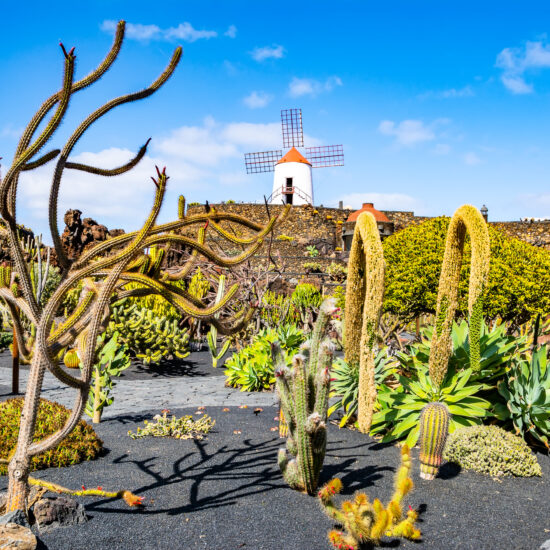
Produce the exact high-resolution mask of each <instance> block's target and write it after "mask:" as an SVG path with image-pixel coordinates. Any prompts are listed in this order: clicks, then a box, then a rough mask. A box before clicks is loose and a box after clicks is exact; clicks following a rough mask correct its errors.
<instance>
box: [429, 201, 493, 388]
mask: <svg viewBox="0 0 550 550" xmlns="http://www.w3.org/2000/svg"><path fill="white" fill-rule="evenodd" d="M466 232H468V233H469V235H470V239H471V243H472V257H471V263H470V281H469V290H468V311H469V314H470V334H469V338H470V365H471V367H472V370H474V371H475V370H478V369H479V359H480V357H479V337H480V333H481V323H482V320H483V318H482V294H483V290H484V288H485V286H486V284H487V279H488V276H489V267H490V255H491V249H490V240H489V230H488V228H487V223H486V222H485V220H484V218H483V216H482V215H481V213H480V212H479V210H478V209H477V208H475V207H474V206H470V205H464V206H461V207H460V208H459V209H458V210H457V211H456V212H455V213H454V214H453V217H452V218H451V222H450V224H449V229H448V231H447V240H446V243H445V254H444V256H443V266H442V268H441V275H440V277H439V290H438V293H437V306H436V314H435V329H434V334H433V336H432V345H431V350H430V359H429V371H430V376H431V378H432V380H433V381H434V382H435V383H436V384H437V385H438V386H439V385H440V384H441V382H443V379H444V378H445V375H446V373H447V368H448V363H449V357H450V354H451V352H452V342H451V329H452V324H453V320H454V317H455V313H456V309H457V306H458V285H459V282H460V270H461V267H462V257H463V253H464V240H465V237H466Z"/></svg>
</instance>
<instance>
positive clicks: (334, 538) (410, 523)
mask: <svg viewBox="0 0 550 550" xmlns="http://www.w3.org/2000/svg"><path fill="white" fill-rule="evenodd" d="M410 469H411V456H410V451H409V448H408V447H407V445H404V446H403V448H402V449H401V466H400V468H399V470H398V471H397V474H396V476H395V482H394V493H393V496H392V499H391V500H390V502H389V503H388V505H387V506H384V505H383V504H382V502H381V501H380V500H378V499H374V501H373V502H372V503H371V502H370V501H369V498H368V496H367V495H366V494H365V493H357V494H356V495H355V498H354V500H353V501H351V500H346V501H344V502H343V503H342V506H341V508H340V509H338V508H336V506H335V504H334V502H333V500H332V499H333V497H334V495H335V494H337V493H339V492H340V491H341V490H342V482H341V481H340V480H339V479H338V478H336V479H333V480H331V481H329V482H328V483H327V484H326V485H325V486H324V487H323V488H322V489H321V490H320V491H319V501H320V502H321V506H322V507H323V510H324V511H325V513H326V514H327V515H328V516H329V517H331V518H333V519H334V520H335V521H336V522H337V523H339V524H340V525H341V526H342V527H343V530H332V531H330V532H329V534H328V538H329V541H330V543H331V544H332V546H334V548H337V549H338V550H359V549H360V548H361V547H362V545H365V546H366V545H368V546H369V547H372V546H375V545H378V544H379V543H380V539H381V538H382V536H387V537H402V538H406V539H410V540H418V539H420V536H421V534H420V531H419V530H418V529H417V528H416V527H415V522H416V520H417V518H418V513H417V512H416V511H415V510H413V509H412V508H411V507H410V506H409V510H408V512H407V514H406V516H405V518H404V519H403V509H402V504H401V503H402V501H403V498H404V497H405V496H406V495H407V494H408V493H409V492H410V491H411V490H412V488H413V482H412V479H411V478H410V477H409V473H410Z"/></svg>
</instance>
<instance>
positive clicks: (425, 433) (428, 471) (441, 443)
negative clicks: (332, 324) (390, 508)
mask: <svg viewBox="0 0 550 550" xmlns="http://www.w3.org/2000/svg"><path fill="white" fill-rule="evenodd" d="M450 419H451V413H450V412H449V409H448V408H447V405H445V404H444V403H440V402H439V401H436V402H434V403H428V404H427V405H426V406H425V407H424V408H423V409H422V412H421V413H420V436H419V439H418V440H419V443H420V477H421V478H422V479H434V478H435V476H436V475H437V471H438V470H439V466H440V465H441V461H442V459H443V449H444V448H445V442H446V441H447V436H448V435H449V421H450Z"/></svg>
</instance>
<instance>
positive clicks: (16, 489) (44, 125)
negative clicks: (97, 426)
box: [0, 21, 290, 511]
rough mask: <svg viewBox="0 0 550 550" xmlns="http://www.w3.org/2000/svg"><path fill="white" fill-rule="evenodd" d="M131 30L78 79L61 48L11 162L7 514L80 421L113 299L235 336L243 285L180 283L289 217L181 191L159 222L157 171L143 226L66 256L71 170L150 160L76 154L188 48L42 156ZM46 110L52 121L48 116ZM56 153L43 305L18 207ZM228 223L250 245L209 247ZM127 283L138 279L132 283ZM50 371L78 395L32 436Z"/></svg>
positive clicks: (227, 260)
mask: <svg viewBox="0 0 550 550" xmlns="http://www.w3.org/2000/svg"><path fill="white" fill-rule="evenodd" d="M124 27H125V24H124V22H123V21H121V22H119V24H118V25H117V29H116V33H115V39H114V44H113V46H112V48H111V50H110V51H109V53H108V54H107V56H106V57H105V59H104V61H103V62H102V63H100V64H99V66H98V67H97V68H96V69H95V70H94V71H92V72H91V73H90V74H89V75H88V76H86V77H84V78H83V79H81V80H78V81H75V80H74V67H75V53H74V48H73V49H71V50H70V51H67V50H66V49H65V48H64V47H63V46H62V51H63V56H64V76H63V84H62V88H61V90H59V91H55V93H54V94H53V95H52V96H51V97H50V98H49V99H47V100H46V101H45V102H44V103H43V105H42V106H41V107H40V109H39V110H38V111H37V113H36V114H35V115H34V117H33V118H32V119H31V121H30V122H29V124H28V126H27V128H26V129H25V131H24V132H23V135H22V137H21V139H20V141H19V144H18V146H17V148H16V151H15V157H14V160H13V162H12V164H11V166H10V168H9V169H8V171H7V172H6V175H5V177H4V178H3V179H2V181H1V182H0V214H1V216H2V219H3V226H2V227H0V233H1V234H2V235H3V236H4V237H7V239H8V242H9V247H10V251H9V253H10V258H11V261H12V262H13V264H14V265H13V269H12V273H11V274H10V273H8V272H7V270H4V272H3V273H2V277H1V279H2V280H1V281H0V297H1V298H2V299H3V300H4V301H5V302H6V303H7V304H8V307H9V309H10V316H11V317H12V323H13V326H14V328H15V332H16V335H17V342H18V344H19V347H20V348H21V349H22V352H23V353H24V354H25V355H26V356H29V357H32V361H31V366H30V370H29V376H28V382H27V390H26V394H25V401H24V405H23V410H22V413H21V423H20V428H19V436H18V442H17V447H16V449H15V451H14V453H13V456H12V457H11V461H10V464H9V467H8V474H9V484H8V496H7V506H6V509H7V511H14V510H22V511H25V510H26V506H27V496H28V491H29V469H30V460H31V458H32V457H33V456H34V455H36V454H39V453H42V452H45V451H47V450H49V449H51V448H53V447H55V446H57V445H58V444H59V443H60V442H61V441H62V440H63V439H64V438H65V437H66V436H67V435H68V434H69V433H70V432H71V431H72V430H73V428H74V427H75V426H76V424H77V423H78V420H79V419H80V417H81V415H82V412H83V410H84V407H85V404H86V401H87V399H88V393H89V388H90V380H91V375H92V370H93V366H94V363H95V362H96V355H97V354H96V346H97V341H98V336H100V334H102V333H103V332H104V330H105V327H106V326H107V324H108V322H109V315H110V305H112V304H114V303H117V302H119V301H120V300H123V299H124V298H129V297H135V296H147V295H151V294H157V295H159V296H161V297H162V298H164V299H165V300H166V301H167V302H168V303H169V304H171V305H172V306H173V307H175V308H176V309H177V310H178V311H179V312H180V314H181V315H182V316H186V317H193V318H198V319H202V320H204V321H209V322H210V323H212V324H214V325H216V327H217V329H218V331H219V332H220V333H221V334H224V335H225V334H231V333H232V332H233V331H235V330H240V328H241V327H242V326H243V325H244V324H246V323H248V321H249V319H250V317H251V315H252V309H249V310H248V311H246V312H244V313H243V312H240V314H239V315H238V316H233V317H227V318H224V319H223V321H222V320H218V319H216V318H215V317H214V316H215V314H216V313H217V312H218V311H220V310H221V309H222V308H224V307H225V306H226V305H227V303H228V302H229V300H231V298H233V297H234V296H235V294H236V293H237V291H238V290H239V285H238V284H236V285H233V286H232V287H231V288H230V289H229V290H228V291H227V292H226V294H225V296H224V297H223V298H222V299H221V300H220V301H219V302H218V303H217V304H210V303H207V302H206V301H204V300H202V299H200V298H196V297H194V296H191V295H190V294H189V293H187V292H185V291H184V290H182V288H181V285H180V286H178V285H177V284H173V283H174V282H175V281H178V280H179V279H182V278H183V277H185V276H186V275H187V274H188V273H189V271H190V269H191V267H192V265H193V262H194V260H195V259H196V257H197V255H201V256H203V257H205V258H207V259H208V260H209V261H210V262H212V263H213V264H215V265H217V266H219V267H226V268H227V267H232V266H236V265H238V264H240V263H242V262H243V261H245V260H246V259H248V258H249V257H250V256H252V255H253V254H254V253H255V252H256V251H257V250H258V249H259V248H260V247H261V246H262V244H263V243H264V240H265V238H266V236H267V235H268V234H269V233H270V232H271V231H272V230H273V228H274V227H275V226H276V225H277V224H279V223H280V222H281V221H282V220H283V219H284V218H285V217H286V216H287V215H288V211H289V208H290V206H288V207H287V208H285V209H284V210H283V211H282V212H281V214H280V215H279V216H277V217H271V218H270V219H269V221H268V223H267V224H266V225H265V226H262V225H259V224H256V223H254V222H252V221H250V220H249V219H247V218H244V217H242V216H238V215H234V214H229V213H227V214H225V213H223V212H220V213H218V212H216V211H214V210H212V211H209V212H205V213H203V214H196V215H186V214H185V201H184V199H182V198H180V200H179V203H178V219H177V220H175V221H172V222H169V223H165V224H160V225H157V224H156V221H157V216H158V214H159V211H160V207H161V204H162V201H163V198H164V195H165V192H166V185H167V182H168V176H167V174H166V170H165V169H163V170H159V169H157V176H156V177H155V178H153V182H154V187H152V189H153V190H154V198H153V201H152V203H153V204H152V207H151V211H150V213H149V215H148V216H147V218H146V220H145V221H144V223H143V226H142V227H141V229H140V230H139V231H134V232H130V233H126V234H124V235H120V236H118V237H115V238H112V239H109V240H107V241H104V242H101V243H98V244H97V245H95V246H93V247H92V248H90V249H88V250H86V251H85V252H84V253H83V254H82V255H81V256H80V257H79V258H77V259H76V260H72V259H70V258H68V256H67V254H66V252H65V250H64V249H63V246H62V244H61V238H60V233H59V227H58V215H57V214H58V211H57V203H58V195H59V192H60V187H61V181H62V176H63V174H64V172H65V170H66V169H68V170H77V171H83V172H88V173H91V174H95V175H97V176H116V175H119V174H123V173H125V172H128V171H129V170H130V169H132V168H133V167H134V166H135V165H136V164H137V163H138V162H139V161H140V160H141V159H142V158H143V157H144V155H145V153H146V151H147V145H148V143H149V140H148V141H147V142H146V144H145V145H144V146H143V147H141V148H140V150H139V152H138V153H137V155H136V156H135V157H134V158H133V159H132V160H130V161H129V162H128V163H127V164H125V165H123V166H120V167H118V168H114V169H104V168H99V167H95V166H88V165H85V164H81V163H75V162H71V161H70V160H69V157H70V155H71V153H72V151H73V149H74V147H75V146H76V145H77V144H78V142H79V140H80V138H81V137H82V136H83V134H84V133H85V132H86V131H87V130H88V129H89V128H90V126H91V125H92V124H93V123H94V122H96V121H97V120H99V119H100V118H101V117H102V116H103V115H105V114H106V113H108V112H109V111H110V110H111V109H113V108H115V107H117V106H119V105H122V104H125V103H129V102H132V101H137V100H139V99H144V98H146V97H149V96H150V95H152V94H153V93H155V92H156V91H157V90H158V89H159V88H160V87H161V86H162V85H163V84H164V83H165V82H166V81H167V80H168V79H169V78H170V76H171V75H172V73H173V72H174V70H175V68H176V66H177V64H178V62H179V60H180V57H181V48H176V50H175V51H174V53H173V56H172V59H171V61H170V62H169V64H168V66H167V67H166V69H165V70H164V71H163V72H162V73H161V75H160V76H159V77H158V78H157V79H156V80H155V81H154V82H153V83H152V84H151V85H150V86H149V87H147V88H145V89H144V90H141V91H138V92H134V93H130V94H127V95H124V96H121V97H118V98H115V99H113V100H111V101H109V102H107V103H106V104H105V105H103V106H101V107H99V108H98V109H97V110H96V111H95V112H93V113H91V114H90V115H89V116H88V117H87V118H86V119H85V120H84V121H83V122H82V123H81V124H80V125H79V126H78V127H77V128H76V130H75V131H74V132H73V134H72V135H71V137H70V138H69V140H68V141H67V143H66V144H65V146H64V147H63V148H62V149H61V150H60V149H54V150H51V151H49V152H47V153H45V154H43V155H42V156H38V155H39V152H40V151H41V150H42V149H43V148H44V146H45V145H46V144H47V143H48V142H49V140H50V139H51V138H52V136H53V134H54V132H55V131H56V129H57V128H58V127H59V125H60V124H61V122H62V121H63V119H64V117H65V114H66V112H67V108H68V106H69V102H70V99H71V97H72V95H73V94H74V93H76V92H78V91H79V90H82V89H84V88H87V87H88V86H90V85H91V84H93V83H94V82H96V81H97V80H99V78H101V76H102V75H103V74H104V73H105V72H106V71H107V70H108V69H109V68H110V66H111V65H112V63H113V62H114V61H115V59H116V58H117V56H118V53H119V51H120V48H121V46H122V41H123V37H124ZM48 117H49V120H47V119H48ZM55 158H57V163H56V167H55V170H54V174H53V178H52V183H51V187H50V201H49V209H48V214H49V223H50V232H51V237H52V241H53V244H54V248H55V253H56V256H57V260H58V263H59V267H60V277H61V282H60V284H59V286H58V288H57V290H56V291H55V292H54V293H53V295H52V296H51V297H50V298H49V300H48V301H47V303H45V304H43V303H41V302H40V301H39V300H37V297H36V292H35V287H33V280H32V279H31V276H30V273H29V269H28V267H27V263H26V261H25V254H24V249H23V245H22V244H21V242H20V240H19V235H18V226H17V223H16V208H15V206H16V197H17V186H18V182H19V176H20V174H21V172H23V171H30V170H33V169H35V168H38V167H39V166H42V165H44V164H46V163H47V162H49V161H51V160H53V159H55ZM226 222H231V223H233V224H237V225H239V226H240V227H241V228H243V227H244V228H247V229H249V230H252V232H253V235H252V236H251V237H249V238H247V239H244V238H243V239H240V238H237V237H232V238H233V242H234V241H237V243H238V244H240V245H242V246H243V251H242V253H241V254H239V255H238V256H233V257H229V256H226V255H223V254H219V253H217V252H215V251H214V250H213V249H212V248H210V247H209V246H207V245H206V244H205V231H206V229H207V228H208V229H211V230H213V231H215V232H217V233H219V234H220V235H222V237H223V233H224V232H225V230H224V229H223V228H222V227H221V226H220V223H226ZM184 228H185V231H186V235H191V236H183V235H180V234H178V230H180V229H184ZM193 230H197V236H196V237H193V236H192V234H193ZM173 244H176V245H179V246H184V247H186V248H187V249H188V250H191V251H192V255H191V256H190V258H189V260H188V261H187V262H186V263H185V264H184V265H183V266H181V267H180V268H179V269H178V270H177V271H175V272H167V271H163V270H162V269H161V263H160V260H159V256H158V255H156V254H155V257H154V258H151V259H150V260H148V261H147V265H146V266H145V267H144V262H143V256H144V251H145V250H151V249H152V247H155V246H160V247H166V246H171V245H173ZM8 278H9V282H8ZM129 283H137V285H133V286H132V285H129ZM8 285H9V286H8ZM79 285H82V292H81V293H80V298H79V302H78V304H77V306H76V308H75V309H74V311H72V312H71V313H70V314H69V315H68V316H67V317H66V318H65V319H63V320H61V322H59V323H58V321H59V320H58V319H57V318H56V317H57V312H58V311H59V310H60V308H61V306H62V304H63V301H64V300H65V298H66V296H67V294H68V293H70V292H71V290H73V289H75V288H77V287H78V286H79ZM244 293H245V295H244V296H243V300H247V299H248V296H247V295H246V289H244ZM22 318H25V319H26V323H27V322H28V324H30V325H31V327H32V329H31V331H30V332H31V335H34V334H35V335H36V337H35V338H34V337H33V338H31V339H25V337H24V331H25V330H26V329H24V327H23V324H22V322H21V320H22ZM71 348H74V349H76V350H77V353H78V356H79V357H80V359H81V369H80V370H79V371H78V375H79V376H73V374H72V373H68V372H67V371H65V370H64V369H62V368H61V367H60V365H59V362H60V361H61V360H62V358H63V355H64V352H65V350H67V349H71ZM46 369H48V370H49V371H50V372H51V373H52V374H53V375H54V376H55V377H56V378H58V379H59V380H60V381H61V382H62V383H64V384H66V385H67V386H69V387H71V388H73V389H75V390H76V394H77V395H76V400H75V403H74V406H73V410H72V413H71V415H70V416H69V418H68V419H67V421H66V423H65V425H64V426H63V427H61V428H60V429H59V430H58V431H56V432H55V433H53V434H52V435H50V436H49V437H48V438H46V439H43V440H41V441H33V435H34V431H35V424H36V414H37V408H38V403H39V400H40V393H41V390H42V382H43V380H44V373H45V371H46Z"/></svg>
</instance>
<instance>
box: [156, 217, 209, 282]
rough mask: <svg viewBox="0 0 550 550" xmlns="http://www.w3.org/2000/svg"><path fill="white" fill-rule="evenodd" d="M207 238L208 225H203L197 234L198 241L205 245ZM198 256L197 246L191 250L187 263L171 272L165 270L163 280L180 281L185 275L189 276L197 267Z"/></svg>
mask: <svg viewBox="0 0 550 550" xmlns="http://www.w3.org/2000/svg"><path fill="white" fill-rule="evenodd" d="M205 238H206V227H201V228H200V229H199V232H198V235H197V242H198V243H199V244H200V245H203V244H204V240H205ZM198 256H199V252H198V250H197V249H196V248H194V249H193V250H192V252H191V255H190V256H189V259H188V260H187V261H186V262H185V264H184V265H183V266H182V267H181V268H180V269H178V271H176V272H173V273H170V272H168V271H164V272H163V274H162V280H163V281H178V280H180V279H183V278H184V277H187V275H189V273H191V270H192V269H193V268H194V267H195V264H196V263H197V258H198Z"/></svg>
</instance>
